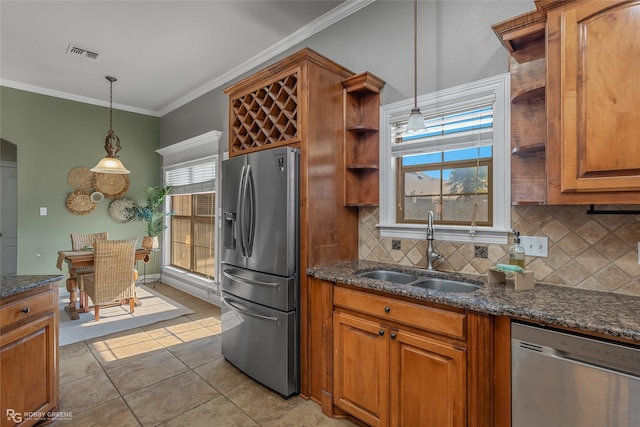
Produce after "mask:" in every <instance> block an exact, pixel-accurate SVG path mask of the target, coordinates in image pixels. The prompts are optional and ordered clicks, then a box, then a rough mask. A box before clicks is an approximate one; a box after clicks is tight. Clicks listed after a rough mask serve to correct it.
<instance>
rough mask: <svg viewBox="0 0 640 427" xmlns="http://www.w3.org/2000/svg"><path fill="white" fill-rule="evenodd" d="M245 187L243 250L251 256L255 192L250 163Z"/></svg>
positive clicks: (253, 238) (254, 225)
mask: <svg viewBox="0 0 640 427" xmlns="http://www.w3.org/2000/svg"><path fill="white" fill-rule="evenodd" d="M245 181H246V183H245V187H246V193H245V197H246V199H247V203H248V214H249V218H248V223H247V226H248V230H246V231H247V238H246V239H247V243H246V246H245V251H246V253H247V256H248V257H251V256H252V254H253V241H254V240H255V234H256V209H255V207H256V194H255V185H254V183H253V172H252V171H251V165H248V166H247V173H246V178H245Z"/></svg>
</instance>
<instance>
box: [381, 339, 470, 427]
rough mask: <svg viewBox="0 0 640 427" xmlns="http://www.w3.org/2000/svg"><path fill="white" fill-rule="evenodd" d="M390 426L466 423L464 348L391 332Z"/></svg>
mask: <svg viewBox="0 0 640 427" xmlns="http://www.w3.org/2000/svg"><path fill="white" fill-rule="evenodd" d="M389 334H390V338H391V340H390V342H391V346H390V361H389V362H390V369H389V375H390V400H391V414H390V419H391V425H392V426H404V427H409V426H438V427H462V426H465V425H466V410H465V408H466V394H467V393H466V351H465V350H464V349H459V348H456V347H454V346H453V345H452V344H449V343H446V342H441V341H437V340H434V339H430V338H426V337H423V336H419V335H415V334H412V333H408V332H405V331H393V330H392V331H390V332H389Z"/></svg>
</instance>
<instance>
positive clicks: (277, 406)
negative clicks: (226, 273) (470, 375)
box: [51, 284, 355, 427]
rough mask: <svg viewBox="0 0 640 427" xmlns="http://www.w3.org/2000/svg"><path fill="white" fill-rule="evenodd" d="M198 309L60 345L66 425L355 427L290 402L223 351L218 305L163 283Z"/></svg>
mask: <svg viewBox="0 0 640 427" xmlns="http://www.w3.org/2000/svg"><path fill="white" fill-rule="evenodd" d="M156 290H157V291H158V292H160V293H162V294H164V295H167V296H168V297H169V298H172V299H173V300H175V301H177V302H179V303H181V304H183V305H185V306H187V307H189V308H190V309H191V310H193V311H194V313H193V314H191V315H188V316H182V317H179V318H177V319H173V320H168V321H164V322H159V323H155V324H153V325H150V326H146V327H142V328H137V329H133V330H130V331H125V332H120V333H117V334H112V335H108V336H105V337H100V338H96V339H93V340H89V341H84V342H80V343H76V344H71V345H67V346H64V347H61V348H60V406H59V409H58V410H59V411H61V412H65V414H64V415H65V418H61V419H58V420H56V421H54V422H53V424H51V425H61V426H83V427H84V426H109V427H111V426H117V427H128V426H163V427H164V426H166V427H170V426H171V427H172V426H176V427H177V426H179V427H185V426H188V427H199V426H203V427H209V426H212V427H217V426H219V427H234V426H292V427H293V426H295V427H302V426H314V427H315V426H326V427H330V426H342V427H344V426H353V425H355V424H352V423H351V422H349V421H347V420H335V419H331V418H328V417H325V416H324V415H322V413H321V410H320V406H319V405H317V404H316V403H314V402H311V401H305V400H304V399H302V398H300V397H298V396H296V397H292V398H290V399H288V400H285V399H282V398H281V397H280V396H279V395H278V394H277V393H275V392H273V391H271V390H269V389H267V388H265V387H264V386H262V385H260V384H259V383H257V382H255V381H253V380H252V379H251V378H249V377H248V376H246V375H245V374H243V373H242V372H240V371H239V370H237V369H236V368H235V367H233V366H232V365H231V364H230V363H228V362H227V361H226V360H224V358H223V357H222V354H221V353H220V309H219V308H218V307H216V306H214V305H212V304H209V303H207V302H205V301H202V300H200V299H198V298H195V297H193V296H191V295H188V294H186V293H183V292H181V291H179V290H176V289H174V288H172V287H170V286H167V285H164V284H158V285H157V286H156Z"/></svg>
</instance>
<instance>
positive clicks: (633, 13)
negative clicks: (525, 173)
mask: <svg viewBox="0 0 640 427" xmlns="http://www.w3.org/2000/svg"><path fill="white" fill-rule="evenodd" d="M638 28H640V3H639V2H637V1H601V2H587V1H574V2H570V3H567V4H564V5H562V6H561V7H558V8H554V9H551V10H549V12H548V15H547V83H548V84H547V119H548V142H547V144H548V152H549V154H553V156H551V155H548V156H547V167H548V189H547V191H548V203H549V204H569V203H585V204H587V203H615V204H629V203H639V202H640V144H638V135H639V134H640V108H638V99H640V80H639V79H638V76H637V70H638V69H640V39H638V38H637V37H635V36H634V35H635V34H637V32H638Z"/></svg>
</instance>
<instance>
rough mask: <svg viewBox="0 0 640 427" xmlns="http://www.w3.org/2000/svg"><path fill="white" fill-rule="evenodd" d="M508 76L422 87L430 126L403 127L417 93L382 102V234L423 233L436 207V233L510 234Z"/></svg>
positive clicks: (450, 236) (499, 238) (500, 239)
mask: <svg viewBox="0 0 640 427" xmlns="http://www.w3.org/2000/svg"><path fill="white" fill-rule="evenodd" d="M508 94H509V79H508V75H501V76H497V77H493V78H489V79H485V80H481V81H478V82H473V83H469V84H466V85H462V86H458V87H455V88H451V89H447V90H443V91H439V92H436V93H433V94H428V95H423V96H421V97H419V98H418V106H419V107H420V109H421V111H422V112H423V115H424V116H425V124H426V125H427V126H426V129H425V130H424V131H421V132H416V133H410V132H406V131H405V128H406V123H407V119H408V116H409V112H410V110H411V107H412V103H413V100H412V99H411V100H405V101H401V102H398V103H394V104H388V105H385V106H383V107H382V114H381V121H382V123H381V128H382V130H383V131H382V132H381V138H382V140H381V144H380V157H381V165H380V169H381V171H380V173H381V182H382V185H381V198H380V199H381V206H380V224H379V227H380V232H381V235H382V236H383V237H402V238H412V239H423V238H425V227H424V224H425V223H426V221H427V213H428V212H429V211H433V212H434V223H435V224H436V236H437V238H438V239H439V240H450V241H463V242H464V241H474V242H483V243H499V244H503V243H506V242H507V233H508V232H509V230H510V222H511V218H510V201H509V192H510V186H509V182H510V181H509V180H510V178H509V154H510V153H509V138H510V136H509V135H510V134H509V126H510V124H509V108H508V107H509V95H508Z"/></svg>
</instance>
